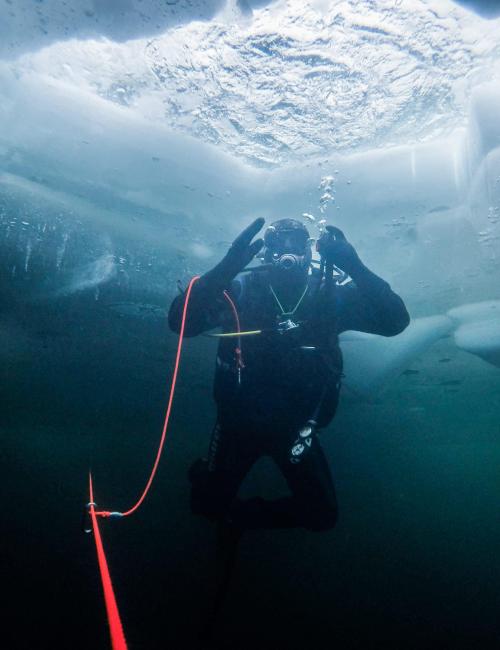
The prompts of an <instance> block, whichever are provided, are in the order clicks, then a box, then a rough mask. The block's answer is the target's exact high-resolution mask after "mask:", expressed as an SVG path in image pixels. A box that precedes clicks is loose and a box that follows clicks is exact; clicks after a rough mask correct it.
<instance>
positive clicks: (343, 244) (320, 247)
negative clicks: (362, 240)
mask: <svg viewBox="0 0 500 650" xmlns="http://www.w3.org/2000/svg"><path fill="white" fill-rule="evenodd" d="M316 250H317V251H318V253H319V254H320V255H321V257H324V258H325V259H326V261H327V262H329V263H331V264H335V266H336V267H337V268H339V269H341V270H342V271H344V272H345V273H347V274H348V275H352V274H353V273H356V271H357V270H358V269H360V268H362V267H363V263H362V262H361V260H360V259H359V256H358V254H357V253H356V249H355V248H354V246H353V245H352V244H350V243H349V242H348V241H347V239H346V238H345V235H344V233H343V232H342V230H340V228H335V226H326V229H325V232H324V233H323V234H322V235H321V236H320V238H319V239H318V241H317V242H316Z"/></svg>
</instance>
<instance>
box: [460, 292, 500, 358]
mask: <svg viewBox="0 0 500 650" xmlns="http://www.w3.org/2000/svg"><path fill="white" fill-rule="evenodd" d="M448 316H449V317H450V318H451V319H452V320H454V321H455V322H456V323H457V324H458V328H457V329H456V331H455V334H454V339H455V343H456V345H457V347H459V348H460V349H461V350H465V351H466V352H470V353H471V354H475V355H477V356H478V357H481V359H484V361H487V362H488V363H491V364H493V365H494V366H498V367H500V300H487V301H484V302H476V303H470V304H466V305H462V306H460V307H456V308H455V309H450V311H449V312H448Z"/></svg>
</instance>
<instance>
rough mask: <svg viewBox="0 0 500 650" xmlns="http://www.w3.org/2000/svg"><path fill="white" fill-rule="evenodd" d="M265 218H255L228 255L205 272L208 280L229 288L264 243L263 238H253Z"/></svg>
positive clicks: (236, 240)
mask: <svg viewBox="0 0 500 650" xmlns="http://www.w3.org/2000/svg"><path fill="white" fill-rule="evenodd" d="M264 221H265V220H264V219H262V217H261V218H259V219H255V221H254V222H253V223H251V224H250V225H249V226H247V227H246V228H245V230H244V231H243V232H242V233H241V234H240V235H238V237H236V239H235V240H234V241H233V243H232V244H231V247H230V249H229V250H228V252H227V253H226V256H225V257H224V258H223V259H222V260H221V261H220V262H219V263H218V264H217V266H215V267H214V268H213V269H212V270H211V271H208V273H206V274H205V276H204V278H205V280H206V281H208V282H210V283H211V282H213V283H214V284H215V285H217V288H225V289H227V288H228V287H229V285H230V284H231V281H232V280H233V279H234V278H235V277H236V276H237V275H238V273H239V272H240V271H242V270H243V269H244V268H245V266H246V265H247V264H249V263H250V262H251V261H252V260H253V258H254V257H255V255H257V253H258V252H259V251H260V249H261V248H262V246H263V245H264V240H263V239H261V238H260V239H256V240H255V241H254V242H252V239H253V238H254V237H255V235H256V234H257V233H258V232H259V230H260V229H261V228H262V226H263V225H264Z"/></svg>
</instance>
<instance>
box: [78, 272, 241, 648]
mask: <svg viewBox="0 0 500 650" xmlns="http://www.w3.org/2000/svg"><path fill="white" fill-rule="evenodd" d="M198 279H199V276H195V277H193V278H192V279H191V281H190V282H189V285H188V288H187V291H186V297H185V300H184V308H183V312H182V321H181V327H180V331H179V343H178V345H177V354H176V357H175V363H174V373H173V376H172V382H171V385H170V395H169V398H168V406H167V411H166V413H165V420H164V423H163V429H162V434H161V439H160V445H159V447H158V452H157V454H156V458H155V462H154V464H153V469H152V470H151V473H150V476H149V479H148V481H147V483H146V487H145V488H144V490H143V492H142V494H141V496H140V497H139V499H138V500H137V502H136V503H135V504H134V505H133V506H132V507H131V508H129V509H128V510H127V511H126V512H110V511H108V510H99V511H96V510H95V504H94V493H93V487H92V476H91V474H90V473H89V496H90V504H89V511H90V516H91V520H92V528H93V532H94V537H95V543H96V549H97V558H98V561H99V569H100V572H101V581H102V586H103V591H104V600H105V603H106V611H107V615H108V624H109V631H110V635H111V646H112V648H113V650H127V643H126V641H125V636H124V634H123V627H122V623H121V619H120V614H119V611H118V606H117V604H116V598H115V594H114V591H113V585H112V582H111V576H110V574H109V569H108V563H107V561H106V556H105V554H104V547H103V544H102V539H101V534H100V531H99V526H98V524H97V517H110V516H113V515H115V516H119V517H126V516H128V515H131V514H132V513H133V512H135V511H136V510H137V508H139V506H140V505H141V503H142V502H143V501H144V499H145V498H146V495H147V493H148V491H149V489H150V487H151V484H152V483H153V479H154V477H155V474H156V470H157V469H158V465H159V462H160V458H161V454H162V451H163V446H164V443H165V438H166V433H167V427H168V422H169V419H170V412H171V410H172V403H173V400H174V394H175V386H176V383H177V374H178V371H179V364H180V359H181V351H182V344H183V340H184V329H185V326H186V316H187V308H188V304H189V298H190V296H191V290H192V288H193V285H194V283H195V282H196V281H197V280H198ZM224 296H225V298H226V300H227V301H228V302H229V304H230V305H231V309H232V310H233V314H234V317H235V320H236V326H237V328H238V330H237V331H238V332H240V331H241V329H240V319H239V316H238V311H237V309H236V306H235V304H234V302H233V301H232V300H231V298H230V296H229V294H228V293H227V291H224ZM236 354H237V359H238V363H239V366H240V367H242V366H243V362H242V359H241V350H240V349H239V347H238V348H237V349H236Z"/></svg>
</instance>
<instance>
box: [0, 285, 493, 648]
mask: <svg viewBox="0 0 500 650" xmlns="http://www.w3.org/2000/svg"><path fill="white" fill-rule="evenodd" d="M56 302H57V301H56ZM10 313H11V315H12V318H13V319H14V317H15V319H16V321H17V322H18V323H24V331H25V332H27V331H32V330H33V328H34V327H35V328H36V330H37V331H42V332H43V331H45V332H52V334H48V333H46V334H45V335H44V336H41V337H40V336H38V337H37V339H36V349H35V348H34V347H33V346H34V344H33V343H32V344H31V347H30V346H29V345H28V344H26V346H27V347H26V348H25V354H24V355H20V357H18V358H17V360H16V361H14V360H12V359H11V360H10V361H9V362H8V363H7V362H6V363H4V364H3V365H2V368H1V370H0V379H1V386H2V388H1V391H2V404H3V405H4V406H3V408H2V414H1V435H2V441H3V442H2V449H3V451H2V476H3V485H4V493H3V494H4V510H3V512H4V517H3V531H4V540H3V541H4V549H5V555H4V557H5V558H6V563H5V565H4V569H3V575H4V580H3V585H4V592H5V593H6V595H7V599H8V604H7V609H6V610H5V612H4V613H5V614H6V615H7V618H6V621H9V622H8V624H7V625H6V626H5V628H4V635H5V634H7V635H8V642H6V644H5V645H4V647H7V648H12V649H14V648H15V649H18V648H19V649H21V648H67V647H73V648H75V647H77V648H80V647H81V648H105V647H107V644H108V639H107V630H106V623H105V616H104V606H103V601H102V594H101V588H100V584H99V578H98V571H97V562H96V558H95V550H94V546H93V541H92V539H91V537H90V536H85V535H83V534H82V533H81V531H80V516H81V509H82V505H83V504H84V503H85V501H86V498H87V495H86V475H87V471H88V468H89V464H91V466H92V468H93V472H94V475H95V483H96V492H97V494H96V497H97V500H98V502H99V504H100V505H102V506H103V507H110V508H118V509H122V508H124V507H126V506H127V505H128V504H129V503H131V502H132V501H133V500H134V498H135V497H136V495H137V493H138V491H139V490H140V489H141V488H142V485H143V481H144V479H145V476H146V474H147V472H148V470H149V467H150V463H151V461H152V458H153V454H154V453H155V450H156V444H157V440H158V438H159V432H160V427H161V422H162V415H163V409H164V405H165V396H166V382H167V380H168V377H169V374H170V369H171V363H172V360H173V354H174V349H175V347H174V346H175V344H176V338H175V337H174V336H173V335H172V334H171V333H170V332H168V331H167V327H166V323H165V322H164V321H163V320H162V319H161V318H155V319H140V318H131V317H128V316H123V315H120V314H117V313H114V312H110V311H109V310H103V309H102V308H101V307H100V301H97V302H96V301H95V300H94V296H93V295H91V296H86V295H83V294H82V295H80V298H73V299H72V300H65V301H62V302H59V303H57V304H52V305H51V306H50V307H48V306H46V305H45V306H43V305H41V304H37V305H36V306H33V305H27V304H26V303H24V304H21V302H19V303H18V304H17V306H13V305H12V304H11V312H10ZM20 329H22V328H20ZM28 338H29V337H28ZM40 341H41V342H40ZM213 356H214V345H213V342H212V341H210V340H207V339H196V340H190V341H188V343H187V345H186V353H185V357H184V359H183V365H182V370H181V375H180V380H179V388H178V393H177V397H176V402H175V408H174V412H173V419H172V424H171V429H170V433H169V438H168V443H167V447H166V453H165V457H164V459H163V461H162V464H161V468H160V472H159V475H158V479H157V481H156V483H155V485H154V489H153V491H152V493H151V494H150V496H149V497H148V499H147V501H146V503H145V504H144V506H143V507H142V509H141V510H140V511H139V512H138V513H137V515H135V516H134V517H132V518H130V519H128V520H126V521H118V522H103V524H102V533H103V537H104V543H105V546H106V549H107V551H108V556H109V557H108V559H109V563H110V568H111V572H112V576H113V578H114V582H115V587H116V592H117V598H118V602H119V604H120V608H121V611H122V616H123V622H124V627H125V631H126V633H127V637H128V640H129V643H130V647H131V648H134V649H139V648H140V649H142V648H144V649H156V648H192V647H193V648H195V647H197V646H196V631H197V629H198V626H199V624H200V622H201V621H202V619H203V617H204V615H205V614H206V612H207V608H208V603H209V602H210V594H211V588H212V580H213V551H214V543H213V531H212V528H211V526H210V525H209V524H208V523H205V522H204V521H203V520H199V519H195V518H193V517H192V516H191V515H190V513H189V504H188V497H189V494H188V482H187V478H186V470H187V468H188V466H189V464H190V463H191V462H192V460H193V459H194V458H196V457H197V456H198V455H200V454H203V453H204V452H205V450H206V447H207V444H208V437H209V434H210V429H211V426H212V421H213V418H214V407H213V405H212V402H211V395H210V391H211V376H212V370H213ZM442 358H450V359H451V360H450V361H449V362H447V363H446V364H444V363H440V362H439V359H442ZM411 368H412V369H413V370H418V373H412V374H407V375H402V376H401V377H400V378H399V379H398V380H397V381H396V382H395V383H393V384H392V385H391V387H390V388H389V389H388V390H387V391H386V392H385V393H383V394H382V396H381V397H380V398H378V399H377V400H375V401H374V402H372V403H359V402H349V401H348V400H344V401H343V402H342V403H341V407H340V410H339V413H338V416H337V418H336V419H335V421H334V424H333V425H332V426H331V428H330V429H329V430H328V431H326V432H325V433H324V435H323V439H324V445H325V447H326V449H327V451H328V457H329V459H330V461H331V464H332V468H333V472H334V475H335V479H336V485H337V490H338V497H339V502H340V521H339V524H338V526H337V528H336V529H335V530H334V531H332V532H329V533H326V534H325V533H323V534H314V533H310V532H306V531H301V530H297V531H279V532H264V533H261V532H259V533H257V532H255V533H250V534H248V535H247V536H246V537H244V539H243V543H242V548H241V556H240V561H239V565H238V570H237V574H236V577H235V582H234V584H233V587H232V590H231V594H230V598H229V601H228V603H227V606H226V609H225V615H224V618H223V620H222V621H221V625H220V628H219V631H218V638H219V642H220V647H228V648H234V649H236V648H242V649H247V648H248V649H250V648H256V647H259V648H304V647H306V648H375V647H394V648H403V647H404V648H445V647H446V648H450V647H453V648H494V647H498V641H499V629H498V611H499V605H500V603H499V598H500V597H499V593H500V592H499V589H498V585H499V580H500V555H499V554H498V548H499V543H500V520H499V517H498V495H499V489H500V477H499V472H498V467H499V461H500V421H499V418H498V413H499V407H500V374H499V373H498V370H496V369H495V368H494V367H492V366H488V365H486V364H484V363H483V362H481V361H480V360H478V359H476V358H474V357H470V356H468V355H466V354H465V353H460V352H459V351H457V350H456V348H452V346H451V344H450V343H449V342H448V340H446V339H445V340H443V341H441V342H440V343H439V344H437V345H435V346H434V347H433V348H431V349H430V350H429V351H428V352H427V353H426V354H425V355H424V356H422V357H421V358H420V359H419V360H418V361H416V362H415V363H414V364H412V367H411ZM450 382H451V383H450ZM245 489H246V490H247V491H249V492H257V491H258V492H260V493H263V494H264V495H269V496H272V495H275V494H277V493H280V492H281V491H282V490H284V489H285V488H284V484H283V482H282V480H281V478H280V477H279V476H278V475H277V473H276V471H275V470H274V467H273V466H272V465H271V464H270V463H267V462H265V461H264V462H262V463H261V464H260V465H258V466H256V468H255V470H254V471H253V472H252V474H251V475H250V476H249V479H248V481H247V484H246V485H245Z"/></svg>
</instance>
